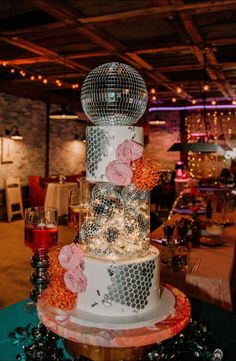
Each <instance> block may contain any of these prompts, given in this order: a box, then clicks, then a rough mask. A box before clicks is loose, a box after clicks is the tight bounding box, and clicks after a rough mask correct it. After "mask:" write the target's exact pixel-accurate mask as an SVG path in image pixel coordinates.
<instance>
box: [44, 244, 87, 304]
mask: <svg viewBox="0 0 236 361" xmlns="http://www.w3.org/2000/svg"><path fill="white" fill-rule="evenodd" d="M49 257H50V266H49V275H50V283H49V285H48V287H47V288H46V290H44V292H43V293H42V295H41V297H43V298H46V299H47V302H48V303H49V304H50V305H51V306H54V307H57V308H60V309H62V310H64V311H67V310H71V309H72V308H73V307H74V306H75V305H76V300H77V297H78V294H79V293H81V292H84V291H85V290H86V287H87V278H86V276H85V275H84V273H83V270H84V254H83V251H82V250H81V248H80V247H79V246H78V245H76V244H73V243H72V244H69V245H67V246H64V247H62V249H59V248H55V249H52V250H51V251H50V252H49Z"/></svg>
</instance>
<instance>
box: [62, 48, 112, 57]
mask: <svg viewBox="0 0 236 361" xmlns="http://www.w3.org/2000/svg"><path fill="white" fill-rule="evenodd" d="M113 54H114V52H112V51H106V50H98V51H96V50H95V51H87V52H86V51H85V52H83V53H74V54H69V55H67V58H68V59H86V58H94V57H95V58H96V57H100V56H101V57H103V56H104V57H105V56H109V55H113Z"/></svg>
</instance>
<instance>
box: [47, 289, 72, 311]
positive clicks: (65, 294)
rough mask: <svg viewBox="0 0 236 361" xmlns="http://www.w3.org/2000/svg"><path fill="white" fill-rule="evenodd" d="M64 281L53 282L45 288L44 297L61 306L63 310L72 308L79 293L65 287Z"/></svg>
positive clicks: (58, 306)
mask: <svg viewBox="0 0 236 361" xmlns="http://www.w3.org/2000/svg"><path fill="white" fill-rule="evenodd" d="M63 285H64V282H63V283H62V282H51V283H50V285H49V286H48V287H47V288H46V290H44V292H43V294H42V297H46V299H47V301H48V303H49V304H50V305H51V306H54V307H57V308H60V309H61V310H64V311H68V310H71V309H72V308H73V307H74V306H75V304H76V299H77V294H76V293H73V292H72V291H70V290H68V288H66V287H65V285H64V287H63Z"/></svg>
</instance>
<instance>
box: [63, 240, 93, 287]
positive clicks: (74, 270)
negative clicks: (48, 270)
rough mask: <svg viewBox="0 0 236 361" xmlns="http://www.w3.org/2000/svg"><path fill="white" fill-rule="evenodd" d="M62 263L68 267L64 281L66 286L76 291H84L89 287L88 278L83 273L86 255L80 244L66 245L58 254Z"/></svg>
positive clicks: (64, 266)
mask: <svg viewBox="0 0 236 361" xmlns="http://www.w3.org/2000/svg"><path fill="white" fill-rule="evenodd" d="M58 260H59V262H60V265H61V266H62V267H63V268H65V269H66V272H65V273H64V282H65V285H66V287H67V288H68V289H69V290H71V291H72V292H75V293H80V292H84V291H85V290H86V287H87V278H86V276H85V275H84V273H83V270H84V256H83V252H82V250H81V249H80V247H79V246H76V244H69V245H67V246H64V247H63V248H62V249H61V251H60V253H59V256H58Z"/></svg>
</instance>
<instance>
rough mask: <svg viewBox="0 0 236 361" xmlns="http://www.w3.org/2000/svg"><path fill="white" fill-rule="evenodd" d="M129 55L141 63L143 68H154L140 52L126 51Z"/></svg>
mask: <svg viewBox="0 0 236 361" xmlns="http://www.w3.org/2000/svg"><path fill="white" fill-rule="evenodd" d="M125 54H126V55H127V56H128V57H130V58H131V59H132V60H134V61H135V62H136V63H137V64H139V65H140V67H141V68H144V69H147V70H153V66H152V65H151V64H149V63H148V62H147V61H145V60H143V59H142V58H141V57H140V56H139V55H138V54H135V53H130V52H126V53H125Z"/></svg>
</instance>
